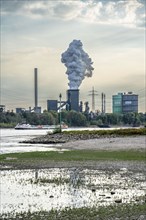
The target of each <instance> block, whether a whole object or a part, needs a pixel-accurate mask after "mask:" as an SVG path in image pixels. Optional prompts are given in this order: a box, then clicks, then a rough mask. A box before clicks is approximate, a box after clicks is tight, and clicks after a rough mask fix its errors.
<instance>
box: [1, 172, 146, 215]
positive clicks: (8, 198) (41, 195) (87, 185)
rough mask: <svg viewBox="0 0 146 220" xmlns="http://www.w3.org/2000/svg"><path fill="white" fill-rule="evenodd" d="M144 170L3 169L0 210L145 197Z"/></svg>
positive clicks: (91, 203) (141, 198)
mask: <svg viewBox="0 0 146 220" xmlns="http://www.w3.org/2000/svg"><path fill="white" fill-rule="evenodd" d="M145 190H146V183H145V176H144V174H143V173H133V172H131V171H128V170H127V169H125V168H123V169H120V170H119V171H113V172H111V171H99V170H89V169H84V170H83V169H76V168H70V169H67V168H65V169H64V168H61V169H60V168H52V169H40V170H32V169H31V170H12V171H1V187H0V191H1V192H0V193H1V214H7V213H11V215H15V213H16V212H18V213H19V212H24V211H31V212H33V211H41V210H44V211H45V210H46V211H49V210H51V209H52V208H53V209H62V208H65V207H71V208H73V207H77V208H79V207H91V206H93V205H94V206H97V207H98V206H101V205H109V204H112V203H115V200H117V199H120V200H122V203H129V202H131V201H133V202H136V201H142V200H143V199H144V195H145Z"/></svg>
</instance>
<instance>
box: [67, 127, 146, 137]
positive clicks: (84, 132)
mask: <svg viewBox="0 0 146 220" xmlns="http://www.w3.org/2000/svg"><path fill="white" fill-rule="evenodd" d="M63 133H64V134H68V135H79V134H80V135H95V134H96V135H100V136H104V135H105V136H106V135H122V136H125V135H127V136H129V135H146V128H139V129H136V128H126V129H112V130H110V129H109V130H91V131H89V130H78V131H77V130H75V131H63Z"/></svg>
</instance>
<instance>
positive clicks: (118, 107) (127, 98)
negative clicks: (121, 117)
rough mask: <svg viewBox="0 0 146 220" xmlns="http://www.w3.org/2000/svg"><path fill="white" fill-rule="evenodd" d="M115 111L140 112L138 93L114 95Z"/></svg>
mask: <svg viewBox="0 0 146 220" xmlns="http://www.w3.org/2000/svg"><path fill="white" fill-rule="evenodd" d="M112 103H113V113H128V112H138V95H137V94H133V93H132V92H128V93H125V92H124V93H118V94H117V95H113V96H112Z"/></svg>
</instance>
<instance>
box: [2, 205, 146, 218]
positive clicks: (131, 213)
mask: <svg viewBox="0 0 146 220" xmlns="http://www.w3.org/2000/svg"><path fill="white" fill-rule="evenodd" d="M140 216H141V218H140V219H145V217H146V203H145V204H116V205H110V206H108V207H106V206H105V207H103V206H101V207H99V208H97V207H91V208H87V207H83V208H72V209H71V208H65V209H63V210H54V209H52V210H51V211H48V212H47V211H38V212H31V211H28V212H23V213H16V215H15V217H12V216H11V213H9V214H7V215H5V216H4V215H1V219H5V220H7V219H11V220H16V219H17V220H19V219H23V220H28V219H33V220H73V219H76V220H89V219H90V220H97V219H102V220H106V219H108V220H113V219H117V218H118V219H120V220H125V219H129V220H130V219H131V220H132V219H139V217H140ZM142 217H143V218H142Z"/></svg>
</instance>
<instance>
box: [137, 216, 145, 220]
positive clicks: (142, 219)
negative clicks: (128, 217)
mask: <svg viewBox="0 0 146 220" xmlns="http://www.w3.org/2000/svg"><path fill="white" fill-rule="evenodd" d="M145 219H146V215H140V216H139V218H138V220H145Z"/></svg>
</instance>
